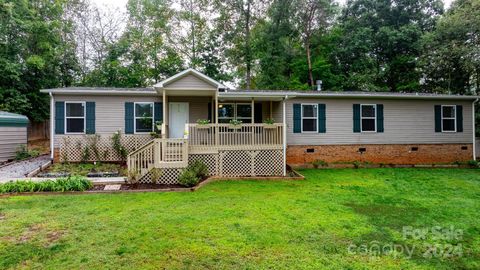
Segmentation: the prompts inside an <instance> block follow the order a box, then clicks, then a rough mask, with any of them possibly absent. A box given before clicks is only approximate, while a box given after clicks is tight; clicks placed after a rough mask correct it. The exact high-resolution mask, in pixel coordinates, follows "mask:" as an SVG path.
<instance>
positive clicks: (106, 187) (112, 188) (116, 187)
mask: <svg viewBox="0 0 480 270" xmlns="http://www.w3.org/2000/svg"><path fill="white" fill-rule="evenodd" d="M121 186H122V185H105V188H104V189H103V190H120V187H121Z"/></svg>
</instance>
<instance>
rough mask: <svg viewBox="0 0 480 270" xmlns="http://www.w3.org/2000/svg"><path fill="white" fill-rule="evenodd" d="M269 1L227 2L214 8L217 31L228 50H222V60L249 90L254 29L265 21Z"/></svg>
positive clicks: (250, 85) (227, 0) (233, 0)
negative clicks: (225, 59)
mask: <svg viewBox="0 0 480 270" xmlns="http://www.w3.org/2000/svg"><path fill="white" fill-rule="evenodd" d="M270 3H271V1H270V0H268V1H261V0H226V1H219V0H217V1H215V2H214V6H215V7H216V10H218V12H219V13H220V16H219V18H218V19H217V29H218V30H217V31H218V32H220V36H221V38H222V39H223V40H225V41H226V42H228V43H229V44H230V46H226V47H225V56H226V57H227V59H228V60H229V61H230V63H231V64H232V65H233V66H234V68H235V70H236V72H237V74H238V75H239V77H240V79H241V84H242V85H243V86H244V87H245V88H246V89H252V87H253V85H252V77H253V69H254V68H253V65H254V60H255V48H254V44H253V43H254V42H253V38H252V34H253V29H254V28H255V27H256V26H257V24H258V23H259V22H260V21H262V20H264V19H265V16H266V10H267V8H268V7H269V5H270Z"/></svg>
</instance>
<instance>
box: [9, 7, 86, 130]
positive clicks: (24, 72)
mask: <svg viewBox="0 0 480 270" xmlns="http://www.w3.org/2000/svg"><path fill="white" fill-rule="evenodd" d="M66 6H67V2H66V1H41V0H30V1H27V0H16V1H9V0H0V14H1V16H0V26H1V27H0V74H1V75H0V97H1V99H0V108H1V109H4V110H9V111H12V112H16V113H21V114H25V115H27V116H28V117H29V118H30V119H31V120H33V121H42V120H44V119H46V118H47V117H48V112H49V108H48V104H49V103H48V96H47V95H45V94H42V93H40V92H39V91H38V90H39V89H42V88H53V87H61V86H69V85H71V84H72V83H73V82H74V80H75V78H76V71H77V61H76V56H75V54H74V50H75V44H74V41H73V38H72V31H73V29H72V22H71V21H70V20H69V18H67V17H64V14H65V13H64V11H65V8H66Z"/></svg>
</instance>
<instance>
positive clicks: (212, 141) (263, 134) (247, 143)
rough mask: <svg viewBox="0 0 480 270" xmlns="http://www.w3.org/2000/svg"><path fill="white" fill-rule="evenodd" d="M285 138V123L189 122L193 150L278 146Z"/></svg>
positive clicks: (189, 137)
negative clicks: (235, 123)
mask: <svg viewBox="0 0 480 270" xmlns="http://www.w3.org/2000/svg"><path fill="white" fill-rule="evenodd" d="M283 139H284V138H283V124H241V125H237V126H234V125H231V124H208V125H200V124H188V142H189V146H190V149H192V150H193V151H209V150H211V151H215V150H232V149H239V150H243V149H245V150H251V149H268V148H278V147H281V146H282V145H283Z"/></svg>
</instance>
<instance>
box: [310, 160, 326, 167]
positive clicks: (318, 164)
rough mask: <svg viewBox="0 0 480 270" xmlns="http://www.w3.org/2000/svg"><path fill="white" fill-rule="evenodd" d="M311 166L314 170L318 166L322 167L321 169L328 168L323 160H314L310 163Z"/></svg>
mask: <svg viewBox="0 0 480 270" xmlns="http://www.w3.org/2000/svg"><path fill="white" fill-rule="evenodd" d="M312 165H313V167H314V168H315V169H317V168H318V167H320V166H322V167H326V166H328V163H327V162H326V161H325V160H321V159H316V160H314V161H313V162H312Z"/></svg>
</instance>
